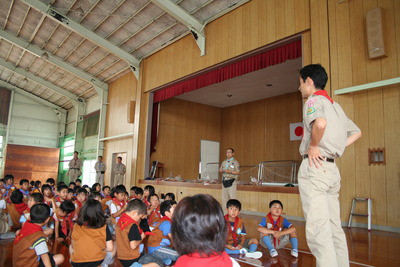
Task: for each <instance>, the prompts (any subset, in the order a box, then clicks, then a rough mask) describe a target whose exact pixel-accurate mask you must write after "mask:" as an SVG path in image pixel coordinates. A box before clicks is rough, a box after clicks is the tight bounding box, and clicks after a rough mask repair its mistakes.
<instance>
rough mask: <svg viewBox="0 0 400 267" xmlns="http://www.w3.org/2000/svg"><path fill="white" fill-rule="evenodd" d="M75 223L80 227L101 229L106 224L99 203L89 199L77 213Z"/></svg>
mask: <svg viewBox="0 0 400 267" xmlns="http://www.w3.org/2000/svg"><path fill="white" fill-rule="evenodd" d="M76 223H77V224H79V225H81V226H82V225H85V226H87V227H88V228H100V227H103V226H104V225H105V224H106V217H105V216H104V212H103V209H102V207H101V203H100V201H97V200H96V199H91V198H89V199H88V200H87V201H86V202H85V204H83V206H82V208H81V210H80V211H79V217H78V219H77V221H76Z"/></svg>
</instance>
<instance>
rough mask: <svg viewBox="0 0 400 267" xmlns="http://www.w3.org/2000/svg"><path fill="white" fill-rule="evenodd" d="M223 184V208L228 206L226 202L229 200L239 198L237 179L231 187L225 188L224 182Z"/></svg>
mask: <svg viewBox="0 0 400 267" xmlns="http://www.w3.org/2000/svg"><path fill="white" fill-rule="evenodd" d="M221 186H222V208H223V209H225V208H226V202H228V200H229V199H237V198H236V191H237V189H236V188H237V180H236V179H235V181H234V182H233V184H232V186H231V187H228V188H225V187H224V185H223V184H221Z"/></svg>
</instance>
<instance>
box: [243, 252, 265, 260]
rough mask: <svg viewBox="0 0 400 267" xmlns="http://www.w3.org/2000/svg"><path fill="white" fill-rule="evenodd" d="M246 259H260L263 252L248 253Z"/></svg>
mask: <svg viewBox="0 0 400 267" xmlns="http://www.w3.org/2000/svg"><path fill="white" fill-rule="evenodd" d="M246 257H249V258H253V259H259V258H261V257H262V252H261V251H253V252H247V253H246Z"/></svg>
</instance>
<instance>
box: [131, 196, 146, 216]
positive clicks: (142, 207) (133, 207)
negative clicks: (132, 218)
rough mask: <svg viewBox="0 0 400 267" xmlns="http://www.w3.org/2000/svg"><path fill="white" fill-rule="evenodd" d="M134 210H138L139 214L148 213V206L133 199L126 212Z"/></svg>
mask: <svg viewBox="0 0 400 267" xmlns="http://www.w3.org/2000/svg"><path fill="white" fill-rule="evenodd" d="M132 210H137V212H138V214H146V213H147V208H146V204H144V203H143V201H141V200H140V199H132V200H131V201H129V202H128V205H127V206H126V211H128V212H129V211H132Z"/></svg>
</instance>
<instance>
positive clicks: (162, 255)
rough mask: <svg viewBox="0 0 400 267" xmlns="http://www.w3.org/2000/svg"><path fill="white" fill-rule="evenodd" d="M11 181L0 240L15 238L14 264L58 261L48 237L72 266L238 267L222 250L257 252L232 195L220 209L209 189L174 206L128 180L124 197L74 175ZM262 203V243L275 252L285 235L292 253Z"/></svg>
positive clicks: (275, 211) (274, 210)
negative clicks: (62, 244) (72, 178)
mask: <svg viewBox="0 0 400 267" xmlns="http://www.w3.org/2000/svg"><path fill="white" fill-rule="evenodd" d="M13 180H14V179H13V177H12V175H6V176H5V178H4V180H3V179H2V181H1V183H0V189H1V190H0V192H1V193H2V195H0V199H1V200H0V238H15V239H14V250H13V265H14V266H23V265H25V266H38V265H39V266H55V265H59V264H61V263H62V262H63V261H64V256H63V255H61V254H56V255H53V254H50V253H49V249H48V247H47V244H46V241H48V240H49V238H54V240H55V241H56V242H64V241H65V244H66V245H69V252H70V259H69V260H70V263H71V264H72V266H100V265H101V266H108V265H109V264H111V263H113V261H114V258H117V259H118V260H119V261H120V262H121V264H122V265H123V266H155V267H157V266H164V265H167V266H168V265H171V264H172V262H175V265H174V266H176V267H180V266H200V264H201V265H204V264H209V265H210V266H239V265H238V263H237V262H236V261H235V260H234V259H232V258H230V257H229V255H232V254H244V255H245V256H246V257H250V258H256V259H257V258H260V257H261V256H262V253H261V252H260V251H257V247H258V243H259V242H258V240H257V239H256V238H251V239H250V238H246V228H245V226H244V222H243V220H242V219H241V218H240V217H239V213H240V210H241V203H240V201H238V200H236V199H231V200H229V201H228V203H227V205H226V208H227V210H226V211H227V214H226V215H224V214H223V210H222V208H221V205H220V204H219V203H218V202H217V200H215V199H214V198H213V197H212V196H210V195H203V194H200V195H195V196H192V197H185V198H184V199H182V200H181V201H180V202H179V204H177V203H176V201H175V195H174V194H173V193H168V194H166V195H165V198H164V199H162V201H160V199H159V196H158V195H157V194H156V193H155V189H154V187H153V186H151V185H148V186H146V187H145V188H144V190H143V189H142V188H140V187H136V186H134V187H132V188H131V189H130V195H128V193H127V191H126V188H125V186H124V185H118V186H116V187H114V188H112V189H111V188H110V187H109V186H104V187H103V188H101V185H100V184H98V183H96V184H94V185H93V186H92V187H91V188H89V187H88V186H85V185H84V186H82V187H81V181H80V180H79V179H78V180H77V181H76V182H71V183H70V184H69V185H68V186H67V185H65V184H64V183H62V182H60V183H58V184H57V186H56V187H55V186H54V185H55V181H54V179H52V178H49V179H48V180H47V181H46V184H43V185H41V184H40V182H34V183H33V184H31V186H30V184H29V181H28V180H24V179H23V180H21V182H20V187H21V188H20V189H19V190H18V189H15V186H14V181H13ZM269 206H270V213H268V215H267V216H266V217H265V218H263V220H262V221H261V223H260V225H259V227H258V229H257V230H258V231H259V232H260V235H261V245H263V246H265V247H267V248H268V250H269V252H270V256H271V257H276V256H277V255H278V253H277V251H276V249H279V248H282V247H284V246H286V244H287V243H288V241H289V240H290V242H291V244H292V251H291V254H292V256H294V257H297V256H298V252H297V249H298V248H297V238H296V232H295V231H296V230H295V228H294V227H293V226H292V225H291V224H290V223H289V222H288V221H287V220H286V219H285V218H283V217H282V216H281V213H282V208H283V205H282V203H281V202H280V201H278V200H274V201H272V202H271V203H270V205H269ZM10 227H11V228H10ZM10 229H12V231H10ZM14 232H15V233H14Z"/></svg>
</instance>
